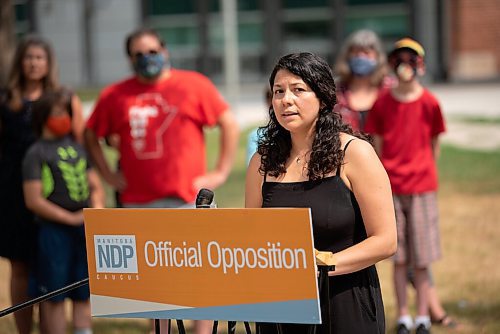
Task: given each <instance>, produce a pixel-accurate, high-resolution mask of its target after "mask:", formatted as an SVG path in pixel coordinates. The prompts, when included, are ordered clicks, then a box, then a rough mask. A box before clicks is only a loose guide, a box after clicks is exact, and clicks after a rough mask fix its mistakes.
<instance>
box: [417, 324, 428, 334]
mask: <svg viewBox="0 0 500 334" xmlns="http://www.w3.org/2000/svg"><path fill="white" fill-rule="evenodd" d="M430 333H431V330H430V329H429V328H427V327H425V325H424V324H420V325H418V327H417V330H416V331H415V334H430Z"/></svg>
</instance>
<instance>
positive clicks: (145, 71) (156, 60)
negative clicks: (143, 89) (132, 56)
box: [134, 53, 166, 79]
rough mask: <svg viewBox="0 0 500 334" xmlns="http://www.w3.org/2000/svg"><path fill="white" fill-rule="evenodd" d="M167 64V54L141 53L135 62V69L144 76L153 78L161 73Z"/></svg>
mask: <svg viewBox="0 0 500 334" xmlns="http://www.w3.org/2000/svg"><path fill="white" fill-rule="evenodd" d="M165 64H166V60H165V56H164V55H163V54H161V53H156V54H145V55H139V56H137V59H136V61H135V62H134V70H135V72H136V73H137V74H138V75H140V76H142V77H144V78H147V79H153V78H156V77H158V76H159V75H160V74H161V71H162V70H163V68H164V66H165Z"/></svg>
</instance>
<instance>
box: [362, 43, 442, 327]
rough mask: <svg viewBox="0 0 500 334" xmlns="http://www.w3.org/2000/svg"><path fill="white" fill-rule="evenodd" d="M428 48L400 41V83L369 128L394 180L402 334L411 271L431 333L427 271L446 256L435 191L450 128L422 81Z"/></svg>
mask: <svg viewBox="0 0 500 334" xmlns="http://www.w3.org/2000/svg"><path fill="white" fill-rule="evenodd" d="M424 54H425V52H424V49H423V47H422V46H421V45H420V44H419V43H417V42H416V41H414V40H412V39H410V38H404V39H402V40H399V41H397V42H396V43H395V47H394V50H393V51H392V52H391V53H390V54H389V64H390V66H391V68H392V69H393V70H394V72H395V74H396V76H397V79H398V84H397V85H396V87H394V88H393V89H391V90H388V91H386V92H385V93H383V94H381V95H380V96H379V98H378V99H377V101H376V102H375V104H374V106H373V109H372V110H371V112H370V114H369V116H368V119H367V123H366V127H365V131H366V132H368V133H371V134H372V135H373V137H374V144H375V149H376V151H377V153H378V154H379V156H380V158H381V160H382V163H383V164H384V167H385V168H386V170H387V173H388V175H389V178H390V180H391V186H392V191H393V195H394V206H395V209H396V218H397V224H398V250H397V252H396V255H395V257H394V282H395V288H396V295H397V301H398V312H399V318H398V330H397V333H398V334H405V333H409V332H410V329H411V328H412V327H413V320H412V318H411V316H410V314H409V309H408V304H407V299H406V285H407V270H408V268H409V267H411V268H412V269H413V271H414V274H415V289H416V292H417V313H418V314H417V317H416V318H415V327H416V329H417V330H416V332H417V333H418V334H425V333H429V332H430V323H431V322H430V318H429V311H428V299H427V295H428V289H429V286H430V280H429V274H428V270H429V267H430V265H431V263H432V262H434V261H436V260H438V259H439V258H440V257H441V249H440V240H439V239H440V238H439V226H438V207H437V196H436V191H437V188H438V176H437V168H436V158H437V156H438V153H439V145H438V136H439V134H441V133H443V132H444V131H445V125H444V120H443V115H442V114H441V109H440V107H439V103H438V101H437V100H436V98H435V97H434V96H433V95H432V94H431V93H430V92H429V91H428V90H427V89H425V88H424V87H423V86H422V84H421V83H420V82H419V81H418V78H417V77H418V76H420V75H423V73H424V70H425V67H424Z"/></svg>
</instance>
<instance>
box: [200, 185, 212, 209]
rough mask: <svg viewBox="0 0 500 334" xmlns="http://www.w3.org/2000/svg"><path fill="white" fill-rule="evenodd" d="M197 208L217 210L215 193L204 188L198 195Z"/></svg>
mask: <svg viewBox="0 0 500 334" xmlns="http://www.w3.org/2000/svg"><path fill="white" fill-rule="evenodd" d="M196 208H197V209H209V208H215V203H214V192H213V191H212V190H209V189H205V188H202V189H200V191H199V192H198V195H196Z"/></svg>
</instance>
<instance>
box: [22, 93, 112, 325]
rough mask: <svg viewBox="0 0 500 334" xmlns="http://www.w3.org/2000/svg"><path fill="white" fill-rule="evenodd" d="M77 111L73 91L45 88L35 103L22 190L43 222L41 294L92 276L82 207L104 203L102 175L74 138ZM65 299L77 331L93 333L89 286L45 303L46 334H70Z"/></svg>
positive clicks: (39, 262)
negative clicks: (88, 263) (32, 127)
mask: <svg viewBox="0 0 500 334" xmlns="http://www.w3.org/2000/svg"><path fill="white" fill-rule="evenodd" d="M72 114H73V112H72V108H71V94H70V93H69V92H68V91H66V90H63V89H61V90H57V91H54V92H46V93H44V94H43V95H42V96H41V97H40V98H39V99H38V100H37V101H36V102H35V103H34V104H33V124H34V130H35V134H36V136H37V137H38V139H37V140H36V141H35V143H34V144H33V145H32V146H31V147H30V148H29V149H28V152H27V153H26V155H25V157H24V161H23V179H24V182H23V188H24V198H25V201H26V206H27V207H28V208H29V209H30V210H32V211H33V213H34V214H35V215H36V216H35V220H36V223H37V225H38V238H37V241H38V242H37V249H36V266H35V269H34V270H33V272H34V277H35V282H36V293H37V295H43V294H45V293H47V292H51V291H55V290H57V289H61V288H63V287H65V286H67V285H69V284H71V283H75V282H77V281H81V280H83V279H86V278H88V271H87V252H86V247H85V229H84V226H83V208H87V207H94V208H102V207H104V190H103V188H102V186H101V183H100V180H99V176H98V175H97V173H96V172H95V171H94V170H93V169H92V168H91V166H90V165H89V164H88V162H87V154H86V152H85V150H84V149H83V147H82V146H81V145H80V144H78V143H77V142H76V141H75V139H74V138H73V137H72V136H71V117H72ZM66 297H68V298H70V299H71V300H72V308H73V331H72V332H73V333H74V334H92V321H91V316H90V301H89V297H90V294H89V287H88V285H85V286H82V287H79V288H78V289H74V290H71V291H69V292H67V293H65V294H59V295H57V296H54V297H52V298H51V299H49V300H47V301H44V302H43V303H42V304H41V305H40V315H41V330H42V333H50V334H65V333H66V312H65V307H64V300H65V299H66Z"/></svg>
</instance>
